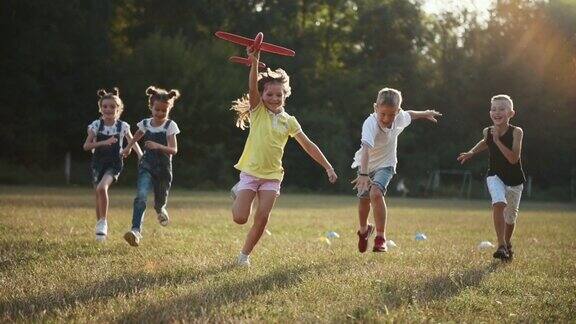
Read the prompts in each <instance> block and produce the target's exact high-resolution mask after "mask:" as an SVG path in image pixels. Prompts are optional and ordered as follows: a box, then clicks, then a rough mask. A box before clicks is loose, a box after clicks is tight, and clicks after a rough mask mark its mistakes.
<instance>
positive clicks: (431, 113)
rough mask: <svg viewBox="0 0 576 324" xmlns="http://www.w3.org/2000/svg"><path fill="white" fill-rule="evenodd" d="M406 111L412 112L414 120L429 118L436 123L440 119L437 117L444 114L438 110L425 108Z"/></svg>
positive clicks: (411, 116)
mask: <svg viewBox="0 0 576 324" xmlns="http://www.w3.org/2000/svg"><path fill="white" fill-rule="evenodd" d="M406 112H407V113H408V114H410V118H412V120H415V119H428V120H429V121H431V122H434V123H437V122H438V120H436V117H440V116H442V114H441V113H439V112H437V111H436V110H424V111H416V110H408V111H406Z"/></svg>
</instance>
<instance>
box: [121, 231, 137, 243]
mask: <svg viewBox="0 0 576 324" xmlns="http://www.w3.org/2000/svg"><path fill="white" fill-rule="evenodd" d="M124 239H125V240H126V242H128V244H130V245H131V246H138V245H140V244H139V243H138V242H136V236H135V235H134V234H132V232H128V233H126V234H124Z"/></svg>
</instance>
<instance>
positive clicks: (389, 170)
mask: <svg viewBox="0 0 576 324" xmlns="http://www.w3.org/2000/svg"><path fill="white" fill-rule="evenodd" d="M394 173H395V170H394V167H392V166H388V167H383V168H379V169H376V170H374V171H372V172H370V173H369V174H368V176H369V177H370V180H372V185H371V186H370V187H372V186H376V187H377V188H378V189H380V191H382V195H385V194H386V190H387V188H388V184H389V183H390V180H392V177H393V176H394ZM357 196H358V198H362V199H369V198H370V188H368V190H366V191H364V192H358V194H357Z"/></svg>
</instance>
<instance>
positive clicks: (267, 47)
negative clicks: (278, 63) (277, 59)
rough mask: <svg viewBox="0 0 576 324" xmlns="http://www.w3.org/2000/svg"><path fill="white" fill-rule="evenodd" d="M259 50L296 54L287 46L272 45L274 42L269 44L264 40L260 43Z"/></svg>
mask: <svg viewBox="0 0 576 324" xmlns="http://www.w3.org/2000/svg"><path fill="white" fill-rule="evenodd" d="M260 50H261V51H265V52H270V53H274V54H279V55H285V56H294V55H296V52H294V51H293V50H291V49H288V48H286V47H282V46H278V45H274V44H270V43H265V42H263V43H262V45H260Z"/></svg>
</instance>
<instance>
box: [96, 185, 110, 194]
mask: <svg viewBox="0 0 576 324" xmlns="http://www.w3.org/2000/svg"><path fill="white" fill-rule="evenodd" d="M107 190H108V186H107V185H105V184H102V183H100V184H99V185H98V186H96V193H98V194H100V195H101V194H105V193H106V191H107Z"/></svg>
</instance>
